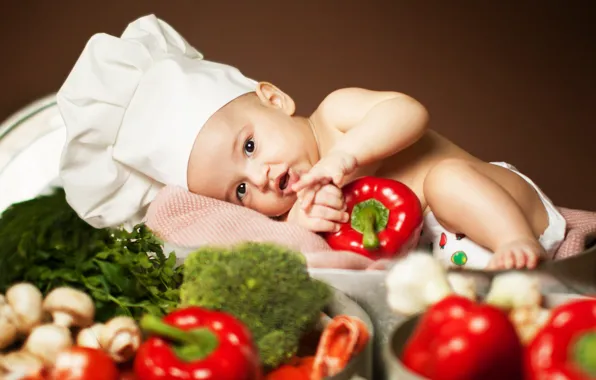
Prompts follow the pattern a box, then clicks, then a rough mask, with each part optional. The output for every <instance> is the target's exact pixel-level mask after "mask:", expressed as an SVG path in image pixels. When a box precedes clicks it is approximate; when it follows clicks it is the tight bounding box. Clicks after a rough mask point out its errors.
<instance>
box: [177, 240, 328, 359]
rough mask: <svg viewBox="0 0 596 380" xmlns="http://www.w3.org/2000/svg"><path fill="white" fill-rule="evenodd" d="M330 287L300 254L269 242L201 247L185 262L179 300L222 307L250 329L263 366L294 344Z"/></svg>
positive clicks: (313, 318) (294, 349) (292, 348)
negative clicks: (310, 270) (317, 275)
mask: <svg viewBox="0 0 596 380" xmlns="http://www.w3.org/2000/svg"><path fill="white" fill-rule="evenodd" d="M331 294H332V292H331V288H330V287H329V286H328V285H327V284H325V283H323V282H321V281H318V280H316V279H314V278H312V277H311V276H310V274H309V273H308V270H307V266H306V260H305V259H304V256H302V255H300V254H299V253H297V252H295V251H292V250H290V249H288V248H286V247H282V246H279V245H275V244H271V243H253V242H250V243H242V244H239V245H237V246H234V247H231V248H220V247H204V248H201V249H199V250H198V251H195V252H193V253H192V254H190V255H189V256H188V257H187V259H186V260H185V262H184V281H183V284H182V287H181V289H180V298H181V303H182V305H183V306H190V305H195V306H201V307H205V308H209V309H214V310H220V311H225V312H227V313H230V314H232V315H233V316H235V317H236V318H238V319H239V320H240V321H242V322H243V323H244V324H245V325H246V326H247V327H248V329H249V330H250V331H251V333H252V335H253V339H254V340H255V343H256V345H257V347H258V349H259V352H260V356H261V361H262V363H263V365H264V366H265V367H268V368H275V367H277V366H279V365H280V364H282V363H284V362H285V361H287V360H288V359H290V358H291V357H292V356H293V355H294V354H295V353H296V352H297V350H298V345H299V341H300V338H301V337H302V336H303V335H304V334H305V333H306V332H308V330H309V329H310V328H312V327H313V326H314V324H315V323H316V321H317V320H318V318H319V316H320V313H321V311H322V310H323V308H324V307H325V306H326V305H327V304H328V302H329V300H330V298H331Z"/></svg>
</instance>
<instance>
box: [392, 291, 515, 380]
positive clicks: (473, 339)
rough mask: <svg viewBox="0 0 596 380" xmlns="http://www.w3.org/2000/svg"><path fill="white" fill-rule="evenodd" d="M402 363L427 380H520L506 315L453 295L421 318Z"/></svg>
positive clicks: (513, 336) (403, 355)
mask: <svg viewBox="0 0 596 380" xmlns="http://www.w3.org/2000/svg"><path fill="white" fill-rule="evenodd" d="M401 360H402V363H403V364H404V365H405V366H406V367H407V368H409V369H410V370H411V371H413V372H415V373H417V374H419V375H421V376H424V377H426V378H428V379H432V380H447V379H449V380H454V379H457V380H521V379H523V347H522V344H521V342H520V340H519V337H518V336H517V333H516V331H515V328H514V326H513V325H512V324H511V322H510V320H509V318H508V317H507V314H505V312H503V311H502V310H500V309H498V308H496V307H495V306H492V305H488V304H478V303H475V302H473V301H471V300H469V299H467V298H464V297H461V296H457V295H452V296H448V297H446V298H444V299H443V300H441V301H439V302H437V303H436V304H434V305H433V306H431V307H430V308H429V309H428V310H427V311H426V312H425V313H424V314H423V315H422V316H421V319H420V321H419V323H418V325H417V327H416V329H415V331H414V332H413V334H412V336H411V337H410V339H409V340H408V342H407V344H406V346H405V348H404V351H403V354H402V358H401Z"/></svg>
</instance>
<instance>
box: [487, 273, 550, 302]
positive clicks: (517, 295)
mask: <svg viewBox="0 0 596 380" xmlns="http://www.w3.org/2000/svg"><path fill="white" fill-rule="evenodd" d="M485 302H486V303H489V304H491V305H495V306H497V307H499V308H502V309H506V310H509V309H515V308H518V307H524V306H530V307H540V305H541V304H542V293H541V292H540V279H539V278H538V277H537V276H535V275H530V274H527V273H523V272H507V273H503V274H500V275H498V276H496V277H495V278H493V280H492V283H491V286H490V289H489V291H488V294H487V295H486V298H485Z"/></svg>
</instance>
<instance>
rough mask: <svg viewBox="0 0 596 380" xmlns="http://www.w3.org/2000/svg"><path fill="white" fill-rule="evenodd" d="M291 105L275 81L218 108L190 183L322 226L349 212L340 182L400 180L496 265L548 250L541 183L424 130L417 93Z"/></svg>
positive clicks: (345, 94)
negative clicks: (299, 108)
mask: <svg viewBox="0 0 596 380" xmlns="http://www.w3.org/2000/svg"><path fill="white" fill-rule="evenodd" d="M294 113H295V104H294V101H293V100H292V98H291V97H290V96H288V95H287V94H285V93H284V92H283V91H281V90H280V89H278V88H277V87H275V86H273V85H272V84H269V83H260V84H259V85H258V87H257V89H256V92H255V93H253V94H247V95H244V96H242V97H240V98H238V99H235V100H234V101H232V102H230V103H229V104H228V105H226V106H225V107H223V108H222V109H221V110H220V111H218V112H217V113H216V114H215V115H214V116H213V117H212V118H211V119H210V120H209V121H208V122H207V124H206V125H205V127H204V128H203V129H202V131H201V133H200V134H199V135H198V136H197V139H196V141H195V147H194V149H193V153H192V154H191V157H190V161H189V166H188V184H189V189H190V191H192V192H194V193H197V194H202V195H206V196H210V197H213V198H217V199H222V200H226V201H229V202H233V203H236V204H239V205H243V206H246V207H250V208H252V209H254V210H256V211H259V212H261V213H263V214H265V215H268V216H270V217H276V218H278V219H283V220H287V221H288V222H292V223H298V224H300V225H302V226H304V227H306V228H309V229H311V230H313V231H315V232H323V231H333V230H335V229H337V228H338V226H339V223H344V222H346V221H347V220H348V215H347V213H345V205H344V202H343V199H342V197H341V191H340V188H341V186H343V185H344V184H346V183H348V182H349V181H351V180H353V179H355V178H357V177H360V176H363V175H375V176H379V177H385V178H391V179H394V180H397V181H400V182H403V183H404V184H406V185H407V186H409V187H410V188H411V189H412V190H413V191H414V192H415V193H416V194H417V195H418V198H419V199H420V202H421V204H422V206H423V208H424V210H425V212H429V211H430V210H432V212H433V213H434V214H435V216H436V218H437V220H438V221H439V222H440V223H441V225H443V227H445V228H446V229H447V230H448V231H451V232H459V233H463V234H465V235H466V236H468V237H469V238H470V239H471V240H473V241H475V242H476V243H477V244H479V245H481V246H484V247H486V248H488V249H489V250H490V251H492V252H494V255H493V258H492V260H491V262H490V264H489V268H493V269H499V268H523V267H528V268H533V267H535V266H536V264H537V262H538V259H539V257H540V256H541V255H542V254H543V253H544V252H543V251H544V249H543V248H542V246H541V245H540V244H539V242H538V238H539V236H540V235H541V234H542V233H543V232H544V230H545V229H546V227H547V226H548V215H547V213H546V210H545V208H544V205H543V204H542V201H541V200H540V198H539V196H538V194H537V193H536V191H535V190H534V189H533V188H532V187H531V186H530V185H529V184H528V183H527V182H526V181H525V180H524V179H523V178H521V177H520V176H519V175H517V174H515V173H513V172H512V171H510V170H507V169H505V168H502V167H498V166H496V165H492V164H489V163H485V162H483V161H481V160H479V159H477V158H476V157H474V156H472V155H470V154H469V153H467V152H465V151H464V150H463V149H461V148H459V147H458V146H457V145H455V144H454V143H452V142H451V141H449V140H447V139H446V138H444V137H442V136H441V135H439V134H438V133H436V132H435V131H432V130H430V129H428V119H429V117H428V114H427V112H426V109H425V108H424V107H423V106H422V105H421V104H420V103H419V102H417V101H416V100H414V99H412V98H411V97H409V96H407V95H404V94H401V93H397V92H379V91H369V90H364V89H359V88H346V89H341V90H338V91H335V92H333V93H332V94H330V95H329V96H327V97H326V98H325V99H324V100H323V102H322V103H321V104H320V106H319V107H318V108H317V110H316V111H315V112H314V113H313V114H312V115H311V116H310V117H309V118H304V117H300V116H296V115H295V114H294ZM234 141H236V142H237V143H236V145H234V144H233V142H234ZM233 146H234V149H233V148H232V147H233ZM463 214H465V215H466V217H465V218H461V215H463Z"/></svg>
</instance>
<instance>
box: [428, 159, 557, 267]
mask: <svg viewBox="0 0 596 380" xmlns="http://www.w3.org/2000/svg"><path fill="white" fill-rule="evenodd" d="M424 197H425V198H426V201H427V202H428V205H429V207H430V209H431V210H432V212H433V213H434V215H435V217H436V218H437V220H438V221H439V223H440V224H441V225H442V226H443V227H444V228H445V229H447V230H448V231H450V232H453V233H462V234H465V235H466V236H467V237H468V238H470V239H471V240H472V241H474V242H475V243H477V244H479V245H481V246H484V247H486V248H488V249H489V250H491V251H492V252H494V257H493V259H492V260H491V263H490V264H489V268H494V269H496V268H514V267H517V268H522V267H529V268H533V267H535V266H536V264H537V261H538V258H539V256H540V255H541V254H542V253H543V251H544V249H543V248H542V246H541V245H540V243H539V242H538V237H539V236H540V235H541V234H542V232H543V231H544V230H545V229H546V227H547V225H548V214H547V212H546V209H545V208H544V205H543V203H542V201H541V199H540V197H539V195H538V194H537V193H536V191H535V189H534V188H533V187H532V186H531V185H530V184H528V183H527V182H526V181H525V180H524V179H523V178H522V177H520V176H519V175H517V174H516V173H514V172H512V171H510V170H508V169H505V168H502V167H499V166H496V165H492V164H488V163H485V162H472V161H465V160H458V159H449V160H445V161H443V162H441V163H439V164H437V165H436V166H435V167H433V168H432V169H431V170H430V172H429V173H428V175H427V177H426V178H425V180H424Z"/></svg>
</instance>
